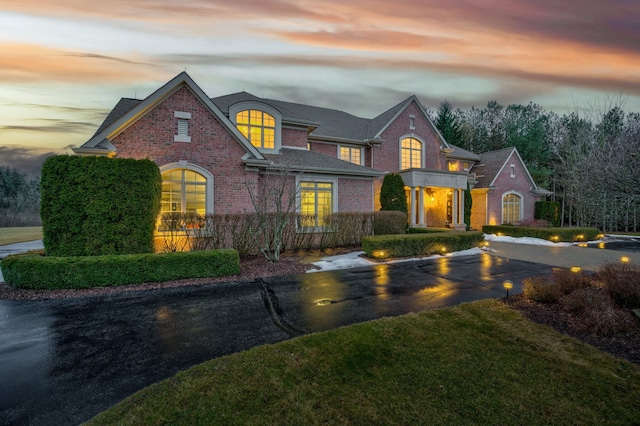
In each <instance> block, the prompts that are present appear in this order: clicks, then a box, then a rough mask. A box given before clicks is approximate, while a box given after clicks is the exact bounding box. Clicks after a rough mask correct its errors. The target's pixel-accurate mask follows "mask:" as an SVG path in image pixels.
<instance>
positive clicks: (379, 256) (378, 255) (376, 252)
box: [373, 250, 387, 259]
mask: <svg viewBox="0 0 640 426" xmlns="http://www.w3.org/2000/svg"><path fill="white" fill-rule="evenodd" d="M373 257H375V258H377V259H383V258H385V257H387V252H386V251H384V250H374V251H373Z"/></svg>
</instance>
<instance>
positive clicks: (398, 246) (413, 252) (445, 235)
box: [362, 231, 484, 258]
mask: <svg viewBox="0 0 640 426" xmlns="http://www.w3.org/2000/svg"><path fill="white" fill-rule="evenodd" d="M483 241H484V235H483V234H482V232H464V231H449V232H440V233H433V234H409V235H374V236H371V237H365V238H363V239H362V250H364V252H365V254H366V255H367V256H369V257H385V258H393V257H408V256H428V255H432V254H445V253H450V252H453V251H461V250H468V249H470V248H473V247H478V246H479V245H480V244H481V243H482V242H483Z"/></svg>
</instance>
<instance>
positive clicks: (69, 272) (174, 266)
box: [0, 250, 240, 289]
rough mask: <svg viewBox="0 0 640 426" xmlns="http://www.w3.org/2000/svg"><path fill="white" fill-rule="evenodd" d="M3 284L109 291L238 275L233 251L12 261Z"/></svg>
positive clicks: (6, 266) (5, 261)
mask: <svg viewBox="0 0 640 426" xmlns="http://www.w3.org/2000/svg"><path fill="white" fill-rule="evenodd" d="M0 267H1V268H2V274H3V275H4V279H5V281H6V282H7V283H8V284H10V285H12V286H14V287H21V288H32V289H60V288H90V287H111V286H120V285H126V284H139V283H144V282H164V281H171V280H178V279H185V278H202V277H221V276H227V275H234V274H237V273H239V272H240V260H239V257H238V252H237V251H235V250H210V251H194V252H176V253H156V254H151V253H144V254H128V255H106V256H68V257H53V256H41V255H37V254H33V253H30V254H23V255H14V256H8V257H6V258H4V259H3V260H2V262H0Z"/></svg>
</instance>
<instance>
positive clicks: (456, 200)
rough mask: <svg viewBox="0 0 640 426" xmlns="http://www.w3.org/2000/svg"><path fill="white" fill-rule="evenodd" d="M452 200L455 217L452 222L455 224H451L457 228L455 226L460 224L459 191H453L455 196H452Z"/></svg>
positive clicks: (453, 216)
mask: <svg viewBox="0 0 640 426" xmlns="http://www.w3.org/2000/svg"><path fill="white" fill-rule="evenodd" d="M451 199H452V200H453V211H452V213H453V215H452V217H451V221H452V222H453V223H452V224H451V226H453V227H454V228H455V226H456V225H457V224H458V190H457V189H454V190H453V195H452V196H451Z"/></svg>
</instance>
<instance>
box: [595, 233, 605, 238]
mask: <svg viewBox="0 0 640 426" xmlns="http://www.w3.org/2000/svg"><path fill="white" fill-rule="evenodd" d="M596 238H597V239H601V238H604V234H598V235H596Z"/></svg>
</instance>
